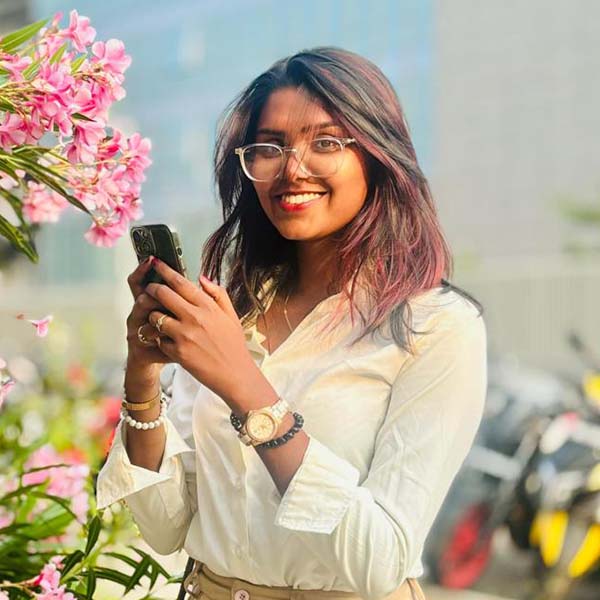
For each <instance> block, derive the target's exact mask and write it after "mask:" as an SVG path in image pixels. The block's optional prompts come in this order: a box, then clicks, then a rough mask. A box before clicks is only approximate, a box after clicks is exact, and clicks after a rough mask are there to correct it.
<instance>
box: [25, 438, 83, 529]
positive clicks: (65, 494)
mask: <svg viewBox="0 0 600 600" xmlns="http://www.w3.org/2000/svg"><path fill="white" fill-rule="evenodd" d="M49 465H65V466H49ZM43 467H48V468H43ZM25 469H26V470H31V469H35V470H33V471H31V472H29V473H26V474H25V475H23V484H24V485H32V484H35V483H42V482H45V481H47V482H48V487H47V488H46V493H48V494H52V495H53V496H58V497H59V498H68V499H70V500H71V508H72V510H73V512H74V513H75V515H76V516H77V518H78V519H79V520H80V521H81V522H85V516H86V513H87V510H88V493H87V491H86V487H85V486H86V481H87V477H88V475H89V473H90V468H89V466H88V465H87V464H86V463H85V462H83V461H82V460H80V459H78V457H75V456H73V455H72V454H71V455H68V454H66V453H58V452H57V451H56V450H55V449H54V448H53V447H52V446H51V445H50V444H46V445H45V446H42V447H41V448H39V449H38V450H36V451H35V452H33V453H32V454H31V456H30V457H29V458H28V460H27V462H26V463H25Z"/></svg>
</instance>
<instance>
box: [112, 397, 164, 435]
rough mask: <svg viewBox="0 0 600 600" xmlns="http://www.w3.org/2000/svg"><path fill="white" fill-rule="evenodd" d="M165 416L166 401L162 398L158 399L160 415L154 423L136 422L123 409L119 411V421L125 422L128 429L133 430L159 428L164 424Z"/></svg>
mask: <svg viewBox="0 0 600 600" xmlns="http://www.w3.org/2000/svg"><path fill="white" fill-rule="evenodd" d="M166 414H167V400H166V398H165V397H164V395H163V397H162V398H161V399H160V415H159V416H158V418H157V419H155V420H154V421H136V420H135V419H134V418H133V417H132V416H131V415H130V414H129V413H128V412H127V411H126V410H125V409H122V410H121V420H123V421H125V423H127V424H128V425H129V426H130V427H133V428H134V429H142V430H144V431H146V430H147V429H155V428H156V427H159V426H160V424H161V423H164V420H165V417H166Z"/></svg>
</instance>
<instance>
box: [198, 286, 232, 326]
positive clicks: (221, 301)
mask: <svg viewBox="0 0 600 600" xmlns="http://www.w3.org/2000/svg"><path fill="white" fill-rule="evenodd" d="M198 281H199V282H200V285H201V286H202V287H203V288H204V290H205V291H206V293H207V294H208V295H209V296H211V297H212V298H213V300H214V301H215V302H216V303H217V305H218V306H220V307H221V308H222V309H223V310H224V311H225V312H226V313H227V315H228V316H229V317H231V318H232V319H233V320H234V321H235V322H236V323H239V322H240V319H239V317H238V314H237V312H236V311H235V308H234V307H233V303H232V302H231V298H230V297H229V294H228V293H227V290H226V289H225V288H224V287H222V286H220V285H217V284H216V283H213V282H212V281H211V280H210V279H208V277H205V276H204V275H200V278H199V279H198Z"/></svg>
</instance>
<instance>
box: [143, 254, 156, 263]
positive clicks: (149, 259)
mask: <svg viewBox="0 0 600 600" xmlns="http://www.w3.org/2000/svg"><path fill="white" fill-rule="evenodd" d="M153 258H154V256H152V255H150V256H147V257H146V260H145V261H144V262H145V263H146V264H148V263H150V262H152V259H153Z"/></svg>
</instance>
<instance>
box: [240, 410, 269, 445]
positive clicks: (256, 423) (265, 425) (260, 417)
mask: <svg viewBox="0 0 600 600" xmlns="http://www.w3.org/2000/svg"><path fill="white" fill-rule="evenodd" d="M275 430H276V425H275V422H274V421H273V419H272V418H271V417H270V416H269V415H265V414H260V413H259V414H256V415H252V416H250V417H248V420H247V422H246V431H247V432H248V435H249V436H250V437H251V438H254V439H255V440H268V439H269V438H270V437H271V436H272V435H273V434H274V433H275Z"/></svg>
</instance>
